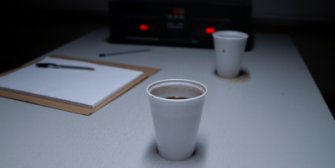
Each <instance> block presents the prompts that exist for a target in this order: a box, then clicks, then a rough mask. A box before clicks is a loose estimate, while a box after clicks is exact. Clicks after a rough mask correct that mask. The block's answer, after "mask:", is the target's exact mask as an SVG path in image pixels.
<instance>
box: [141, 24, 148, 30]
mask: <svg viewBox="0 0 335 168" xmlns="http://www.w3.org/2000/svg"><path fill="white" fill-rule="evenodd" d="M140 29H141V30H142V31H146V30H149V26H148V25H145V24H141V25H140Z"/></svg>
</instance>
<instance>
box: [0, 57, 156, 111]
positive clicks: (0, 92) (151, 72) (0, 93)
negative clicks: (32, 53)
mask: <svg viewBox="0 0 335 168" xmlns="http://www.w3.org/2000/svg"><path fill="white" fill-rule="evenodd" d="M50 57H53V58H60V59H68V60H77V61H84V62H89V63H95V64H100V65H107V66H115V67H120V68H126V69H132V70H138V71H142V72H143V75H141V76H140V77H139V78H137V79H136V80H135V81H133V82H132V83H130V84H128V85H127V86H126V87H124V88H123V89H121V90H120V91H119V92H117V93H116V94H114V95H113V96H111V97H109V98H108V99H107V100H105V101H103V102H102V103H100V104H99V105H98V106H96V107H95V108H93V109H91V108H85V107H81V106H76V105H72V104H67V103H62V102H57V101H53V100H47V99H43V98H39V97H34V96H30V95H24V94H19V93H14V92H9V91H4V90H0V96H2V97H6V98H11V99H15V100H20V101H24V102H29V103H33V104H38V105H41V106H46V107H51V108H55V109H59V110H64V111H68V112H73V113H78V114H83V115H90V114H92V113H94V112H96V111H97V110H99V109H100V108H101V107H103V106H105V105H106V104H108V103H109V102H111V101H113V100H114V99H116V98H117V97H119V96H121V95H122V94H124V93H125V92H127V91H128V90H130V89H131V88H133V87H134V86H136V85H137V84H139V83H141V82H142V81H144V80H145V79H147V78H149V77H150V76H152V75H154V74H155V73H157V72H158V71H160V69H157V68H148V67H141V66H134V65H126V64H118V63H110V62H101V61H93V60H87V59H77V58H71V57H66V56H58V55H52V56H50ZM41 59H43V58H41ZM41 59H39V60H36V61H34V62H32V63H30V64H27V65H24V66H21V67H19V68H15V69H12V70H10V71H6V72H4V73H1V74H0V76H4V75H7V74H9V73H12V72H14V71H16V70H19V69H21V68H24V67H26V66H29V65H31V64H34V63H36V62H38V61H40V60H41Z"/></svg>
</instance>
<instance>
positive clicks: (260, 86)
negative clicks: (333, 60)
mask: <svg viewBox="0 0 335 168" xmlns="http://www.w3.org/2000/svg"><path fill="white" fill-rule="evenodd" d="M107 37H108V29H107V28H102V29H99V30H97V31H95V32H92V33H90V34H88V35H86V36H84V37H82V38H79V39H77V40H75V41H72V42H70V43H68V44H66V45H64V46H62V47H60V48H58V49H56V50H53V51H51V52H49V53H47V54H45V55H51V54H56V55H64V56H71V57H76V58H84V59H91V60H99V61H107V62H116V63H123V64H132V65H138V66H147V67H153V68H160V69H161V71H160V72H158V73H157V74H155V75H154V76H152V77H150V78H148V79H146V80H145V81H143V82H142V83H140V84H138V85H137V86H135V87H134V88H132V89H131V90H130V91H128V92H126V93H125V94H123V95H122V96H120V97H119V98H117V99H116V100H114V101H113V102H111V103H109V104H107V105H106V106H104V107H103V108H101V109H100V110H99V111H97V112H96V113H94V114H92V115H90V116H84V115H79V114H74V113H70V112H65V111H61V110H57V109H52V108H48V107H43V106H39V105H35V104H30V103H25V102H20V101H16V100H12V99H7V98H3V97H0V128H1V129H0V167H34V168H46V167H57V168H58V167H71V168H75V167H80V168H84V167H88V168H91V167H99V168H101V167H127V168H129V167H183V168H184V167H209V168H212V167H248V168H250V167H251V168H253V167H254V168H268V167H271V168H277V167H278V168H283V167H294V168H309V167H310V168H315V167H329V168H330V167H335V159H334V156H335V122H334V120H333V118H332V116H331V113H330V111H329V109H328V108H327V106H326V104H325V102H324V100H323V98H322V96H321V94H320V92H319V90H318V88H317V86H316V84H315V82H314V80H313V78H312V77H311V75H310V73H309V71H308V69H307V67H306V65H305V64H304V62H303V60H302V58H301V57H300V55H299V53H298V51H297V49H296V48H295V46H294V44H293V42H292V41H291V39H290V38H289V37H288V36H281V35H271V34H256V35H255V39H254V40H255V42H254V48H253V50H252V51H250V52H246V53H245V55H244V60H243V63H242V69H243V70H244V72H245V75H246V76H244V77H243V79H240V80H227V79H223V78H220V77H218V76H216V74H215V68H214V66H215V65H214V61H215V60H214V50H212V49H194V48H178V47H163V46H144V45H125V44H110V43H108V42H106V38H107ZM142 48H151V49H152V51H150V52H140V53H132V54H124V55H119V56H111V57H98V55H99V54H100V53H103V52H118V51H127V50H134V49H142ZM167 78H184V79H191V80H196V81H199V82H201V83H203V84H205V85H206V86H207V88H208V95H207V97H206V100H205V104H204V109H203V115H202V119H201V123H200V128H199V133H198V139H197V145H196V153H195V155H194V156H193V157H192V158H190V159H189V160H186V161H181V162H172V161H167V160H164V159H162V158H161V157H160V156H159V155H158V154H157V152H156V147H155V137H154V136H155V135H154V129H153V123H152V119H151V113H150V106H149V100H148V98H147V95H146V92H145V88H146V86H147V85H149V84H150V83H152V82H154V81H156V80H161V79H167Z"/></svg>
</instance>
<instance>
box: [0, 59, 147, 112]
mask: <svg viewBox="0 0 335 168" xmlns="http://www.w3.org/2000/svg"><path fill="white" fill-rule="evenodd" d="M40 63H56V64H60V65H71V66H83V67H92V68H94V69H95V70H94V71H90V70H79V69H78V70H77V69H63V68H62V69H55V68H38V67H36V66H35V64H33V65H30V66H28V67H25V68H22V69H20V70H18V71H15V72H13V73H10V74H8V75H5V76H2V77H0V89H3V90H10V91H14V92H18V93H22V94H27V95H34V96H37V97H42V98H46V99H51V100H55V101H60V102H65V103H69V104H74V105H78V106H83V107H87V108H94V107H95V106H97V105H99V104H100V103H101V102H103V101H104V100H106V99H107V98H108V97H110V96H111V95H113V94H115V93H117V92H118V91H119V90H121V89H122V88H124V87H125V86H126V85H127V84H129V83H131V82H133V81H134V80H136V79H137V78H138V77H140V76H141V75H142V74H143V72H141V71H135V70H129V69H123V68H117V67H111V66H103V65H98V64H93V63H87V62H82V61H72V60H66V59H57V58H50V57H46V58H45V59H43V60H42V61H40Z"/></svg>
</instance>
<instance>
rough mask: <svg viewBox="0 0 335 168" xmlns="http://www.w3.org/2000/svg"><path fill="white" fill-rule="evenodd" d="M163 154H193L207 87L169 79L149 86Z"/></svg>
mask: <svg viewBox="0 0 335 168" xmlns="http://www.w3.org/2000/svg"><path fill="white" fill-rule="evenodd" d="M147 93H148V96H149V101H150V107H151V114H152V119H153V124H154V129H155V135H156V142H157V148H158V151H159V155H160V156H161V157H163V158H164V159H167V160H173V161H179V160H186V159H188V158H190V157H191V156H192V155H193V152H194V148H195V144H196V136H197V132H198V128H199V124H200V119H201V114H202V108H203V104H204V99H205V96H206V94H207V88H206V87H205V86H204V85H203V84H201V83H199V82H195V81H191V80H184V79H168V80H162V81H157V82H154V83H152V84H150V85H149V86H148V87H147Z"/></svg>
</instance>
